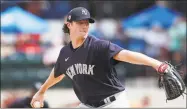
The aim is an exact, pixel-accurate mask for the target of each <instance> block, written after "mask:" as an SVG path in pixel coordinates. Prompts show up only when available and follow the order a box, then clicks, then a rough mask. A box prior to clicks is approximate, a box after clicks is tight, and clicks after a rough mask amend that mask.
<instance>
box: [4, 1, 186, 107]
mask: <svg viewBox="0 0 187 109" xmlns="http://www.w3.org/2000/svg"><path fill="white" fill-rule="evenodd" d="M78 6H82V7H85V8H87V9H88V10H89V11H90V13H91V15H92V16H93V18H95V20H96V23H94V24H91V25H90V30H89V33H90V34H92V35H95V36H96V37H98V38H100V39H106V40H110V41H111V42H113V43H115V44H117V45H119V46H121V47H123V48H125V49H128V50H132V51H137V52H141V53H144V54H146V55H148V56H150V57H153V58H155V59H158V60H160V61H170V62H171V63H172V64H174V65H178V67H177V69H178V70H179V71H180V74H181V76H182V77H183V79H184V81H185V83H186V84H187V75H186V10H187V9H186V1H177V0H176V1H146V0H141V1H136V0H133V1H95V0H88V1H75V0H73V1H70V0H66V1H49V0H43V1H34V0H28V1H27V0H19V1H18V0H11V1H9V0H1V107H2V108H5V107H11V106H10V105H12V104H14V103H15V102H20V101H21V100H25V99H26V98H28V99H27V100H25V101H27V102H29V100H30V99H31V98H29V97H31V96H32V93H33V91H37V90H38V88H39V87H40V85H41V84H42V83H43V82H44V81H45V80H46V79H47V77H48V75H49V73H50V71H51V69H52V67H53V66H54V64H55V62H56V59H57V57H58V55H59V52H60V49H61V48H62V47H63V46H64V45H66V44H67V43H68V42H69V38H68V36H66V34H64V33H63V32H62V26H63V22H64V17H65V15H66V14H67V13H68V12H69V11H70V10H71V9H72V8H74V7H78ZM116 70H117V72H118V77H119V78H120V80H121V81H122V83H123V84H124V85H125V87H126V91H127V96H128V98H129V101H130V104H131V107H132V108H133V107H134V108H149V107H150V108H161V107H166V108H172V107H180V108H186V96H184V97H182V96H181V97H179V98H177V99H175V100H172V101H168V103H166V96H165V92H164V90H163V89H160V88H159V87H158V74H157V73H156V71H155V70H154V69H152V68H150V67H147V66H138V65H133V64H129V63H119V64H118V65H116ZM33 89H35V90H33ZM45 100H46V103H47V107H51V108H59V107H60V108H71V107H75V106H77V105H78V104H79V101H78V99H77V97H76V96H75V94H74V92H73V89H72V86H71V81H70V80H68V79H66V78H65V79H64V80H63V81H62V82H60V83H58V84H57V85H55V86H54V87H52V88H50V89H49V90H48V91H47V94H46V95H45ZM21 102H22V105H23V106H22V107H28V103H27V104H23V101H21ZM12 107H13V105H12ZM18 107H19V106H18ZM20 107H21V105H20Z"/></svg>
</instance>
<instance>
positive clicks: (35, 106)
mask: <svg viewBox="0 0 187 109" xmlns="http://www.w3.org/2000/svg"><path fill="white" fill-rule="evenodd" d="M33 106H34V108H40V107H41V106H40V102H39V101H35V102H34V103H33Z"/></svg>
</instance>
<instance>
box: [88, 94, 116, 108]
mask: <svg viewBox="0 0 187 109" xmlns="http://www.w3.org/2000/svg"><path fill="white" fill-rule="evenodd" d="M115 100H116V95H112V96H109V97H107V98H105V99H103V100H101V101H100V102H96V103H91V104H89V105H90V106H92V107H100V106H102V105H105V104H107V103H110V102H113V101H115Z"/></svg>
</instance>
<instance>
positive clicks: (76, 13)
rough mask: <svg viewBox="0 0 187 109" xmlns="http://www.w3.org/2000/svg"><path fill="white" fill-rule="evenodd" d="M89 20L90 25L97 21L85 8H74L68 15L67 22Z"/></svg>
mask: <svg viewBox="0 0 187 109" xmlns="http://www.w3.org/2000/svg"><path fill="white" fill-rule="evenodd" d="M86 19H88V20H89V22H90V23H94V22H95V20H94V19H93V18H91V17H90V12H89V11H88V10H87V9H86V8H84V7H77V8H73V9H72V10H71V11H70V12H69V13H68V14H67V22H72V21H79V20H86Z"/></svg>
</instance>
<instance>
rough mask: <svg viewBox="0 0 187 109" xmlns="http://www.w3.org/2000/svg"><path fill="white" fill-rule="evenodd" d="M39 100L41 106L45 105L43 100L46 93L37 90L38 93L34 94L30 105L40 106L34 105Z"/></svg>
mask: <svg viewBox="0 0 187 109" xmlns="http://www.w3.org/2000/svg"><path fill="white" fill-rule="evenodd" d="M37 101H39V102H40V106H41V107H43V106H44V103H43V102H44V93H40V92H37V93H36V94H35V95H34V96H33V98H32V100H31V103H30V105H31V106H32V107H33V108H38V107H35V106H34V103H35V102H37Z"/></svg>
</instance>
